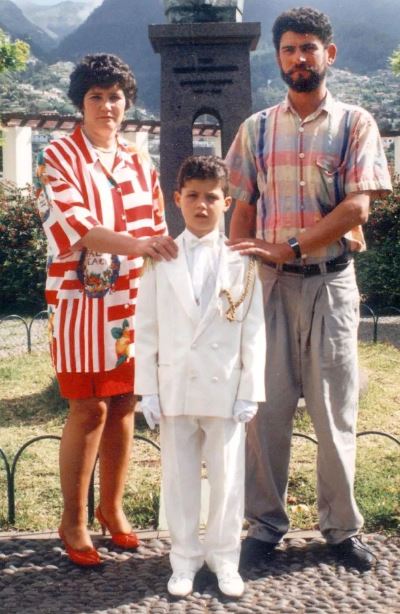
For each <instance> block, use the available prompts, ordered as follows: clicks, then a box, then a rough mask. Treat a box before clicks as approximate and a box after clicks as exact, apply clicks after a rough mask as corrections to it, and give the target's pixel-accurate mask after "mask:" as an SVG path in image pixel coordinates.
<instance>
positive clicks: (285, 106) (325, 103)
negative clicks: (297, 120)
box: [281, 90, 334, 119]
mask: <svg viewBox="0 0 400 614" xmlns="http://www.w3.org/2000/svg"><path fill="white" fill-rule="evenodd" d="M281 106H282V110H283V111H284V112H285V113H287V112H289V111H290V112H291V113H294V114H295V115H297V113H296V111H295V110H294V108H293V107H292V104H291V102H290V100H289V94H286V97H285V99H284V101H283V102H282V105H281ZM333 106H334V100H333V96H332V94H331V93H330V91H329V90H326V96H325V98H324V99H323V100H322V102H321V104H320V105H319V107H318V108H317V109H316V110H315V111H314V113H312V114H311V115H309V118H312V119H314V118H315V117H318V115H319V114H320V113H322V112H323V111H325V112H326V113H327V115H332V113H333Z"/></svg>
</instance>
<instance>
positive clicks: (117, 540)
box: [95, 507, 139, 550]
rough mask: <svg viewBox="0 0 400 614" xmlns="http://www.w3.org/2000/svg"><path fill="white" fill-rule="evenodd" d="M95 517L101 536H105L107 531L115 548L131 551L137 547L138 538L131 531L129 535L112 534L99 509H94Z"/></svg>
mask: <svg viewBox="0 0 400 614" xmlns="http://www.w3.org/2000/svg"><path fill="white" fill-rule="evenodd" d="M95 515H96V518H97V520H98V521H99V523H100V525H101V530H102V533H103V535H105V534H106V529H107V530H108V532H109V533H110V535H111V541H112V542H113V543H114V544H115V545H116V546H119V547H120V548H125V549H126V550H129V549H132V550H133V549H135V548H137V547H138V546H139V539H138V536H137V535H136V533H134V532H133V531H131V532H130V533H112V532H111V530H110V527H109V525H108V523H107V520H106V519H105V518H104V516H103V514H102V513H101V509H100V508H99V507H98V508H97V509H96V512H95Z"/></svg>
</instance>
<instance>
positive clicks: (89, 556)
mask: <svg viewBox="0 0 400 614" xmlns="http://www.w3.org/2000/svg"><path fill="white" fill-rule="evenodd" d="M58 534H59V536H60V539H61V541H62V542H63V544H64V548H65V552H66V553H67V555H68V558H69V560H70V561H72V562H73V563H75V564H76V565H80V566H81V567H94V566H95V565H101V558H100V555H99V553H98V552H97V550H96V549H95V548H88V549H87V550H75V549H74V548H71V546H70V545H69V544H68V542H67V541H66V539H65V535H64V531H63V530H62V528H61V527H59V529H58Z"/></svg>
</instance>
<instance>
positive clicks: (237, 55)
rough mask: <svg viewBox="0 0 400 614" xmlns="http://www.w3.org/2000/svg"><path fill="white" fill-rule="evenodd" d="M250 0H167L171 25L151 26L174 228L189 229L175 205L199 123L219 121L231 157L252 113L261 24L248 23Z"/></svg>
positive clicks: (163, 174)
mask: <svg viewBox="0 0 400 614" xmlns="http://www.w3.org/2000/svg"><path fill="white" fill-rule="evenodd" d="M243 4H244V0H164V7H165V14H166V16H167V19H168V20H169V22H170V23H168V24H162V25H158V24H157V25H150V26H149V37H150V41H151V43H152V45H153V48H154V50H155V51H156V52H157V53H159V54H160V55H161V108H160V119H161V135H160V171H161V186H162V189H163V192H164V196H165V200H166V216H167V222H168V228H169V231H170V234H171V235H172V236H176V235H177V234H178V233H179V232H180V231H181V230H182V228H183V221H182V219H181V215H180V212H179V211H178V210H177V209H176V207H175V205H174V204H173V192H174V190H175V186H176V175H177V171H178V168H179V166H180V164H181V162H182V160H183V159H184V158H186V156H188V155H191V154H192V153H193V124H194V122H195V121H196V119H197V118H198V117H200V116H201V115H204V114H208V115H211V116H213V117H215V118H216V120H217V122H218V123H219V126H220V129H221V150H222V155H225V154H226V152H227V150H228V147H229V145H230V144H231V142H232V140H233V137H234V136H235V134H236V131H237V129H238V127H239V125H240V123H241V122H242V121H243V120H244V119H245V118H246V117H248V116H249V115H250V113H251V83H250V51H251V50H254V49H255V48H256V46H257V43H258V39H259V36H260V24H259V23H246V22H242V15H243Z"/></svg>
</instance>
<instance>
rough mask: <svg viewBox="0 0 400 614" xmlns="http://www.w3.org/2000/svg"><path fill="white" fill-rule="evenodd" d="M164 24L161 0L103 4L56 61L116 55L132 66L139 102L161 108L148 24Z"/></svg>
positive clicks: (66, 41) (108, 0)
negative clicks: (109, 54)
mask: <svg viewBox="0 0 400 614" xmlns="http://www.w3.org/2000/svg"><path fill="white" fill-rule="evenodd" d="M160 22H161V23H163V22H164V13H163V10H162V4H161V0H104V2H103V4H102V5H101V6H99V7H98V8H96V9H95V10H94V11H93V13H91V14H90V15H89V17H88V18H87V20H86V21H85V22H84V23H83V24H82V25H81V26H79V27H78V29H77V30H75V32H72V34H70V35H69V36H67V37H66V38H65V39H64V40H63V41H61V43H60V45H59V47H58V49H57V59H60V60H72V61H76V60H77V59H78V58H80V57H82V56H83V55H85V54H86V53H96V52H107V53H116V54H117V55H119V56H120V57H121V58H122V59H123V60H125V61H126V62H127V63H128V64H129V65H130V66H132V68H133V70H134V72H135V76H136V78H137V81H138V84H139V98H140V101H142V102H144V103H145V104H146V106H148V107H149V108H150V109H153V110H154V109H157V108H158V106H159V100H160V95H159V75H160V59H159V56H157V55H156V54H155V53H154V51H153V49H152V47H151V44H150V41H149V39H148V32H147V26H148V24H149V23H160Z"/></svg>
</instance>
